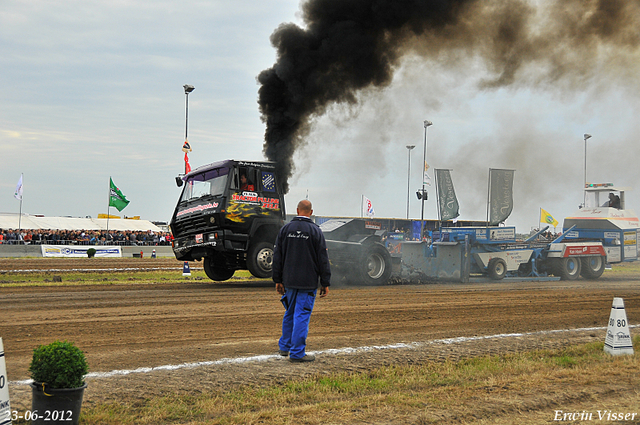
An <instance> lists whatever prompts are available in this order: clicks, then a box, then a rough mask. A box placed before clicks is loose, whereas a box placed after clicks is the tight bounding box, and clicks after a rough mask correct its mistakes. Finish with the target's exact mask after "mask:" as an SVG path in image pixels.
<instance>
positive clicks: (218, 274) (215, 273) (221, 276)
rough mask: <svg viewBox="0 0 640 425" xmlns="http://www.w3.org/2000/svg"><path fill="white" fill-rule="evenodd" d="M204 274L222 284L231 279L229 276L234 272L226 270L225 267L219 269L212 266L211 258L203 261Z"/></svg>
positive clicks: (214, 265)
mask: <svg viewBox="0 0 640 425" xmlns="http://www.w3.org/2000/svg"><path fill="white" fill-rule="evenodd" d="M203 266H204V273H205V274H206V275H207V277H208V278H209V279H211V280H215V281H217V282H222V281H225V280H229V279H231V276H233V274H234V273H235V270H231V269H228V268H226V267H220V266H217V265H216V264H214V262H213V258H205V259H204V261H203Z"/></svg>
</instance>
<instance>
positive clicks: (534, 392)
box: [18, 337, 640, 425]
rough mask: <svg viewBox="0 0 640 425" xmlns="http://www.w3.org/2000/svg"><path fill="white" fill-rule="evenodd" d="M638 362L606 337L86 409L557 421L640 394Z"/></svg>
mask: <svg viewBox="0 0 640 425" xmlns="http://www.w3.org/2000/svg"><path fill="white" fill-rule="evenodd" d="M639 345H640V337H636V338H634V346H635V350H636V353H637V350H638V348H639ZM639 368H640V356H639V355H638V354H635V355H633V356H611V355H609V354H607V353H604V351H603V344H602V343H590V344H585V345H578V346H571V347H568V348H565V349H558V350H537V351H531V352H524V353H515V354H504V355H499V356H487V357H477V358H470V359H466V360H460V361H455V362H454V361H444V362H428V363H425V364H421V365H410V366H407V365H398V366H389V367H380V368H378V369H375V370H371V371H368V372H363V373H339V374H333V375H329V376H324V375H322V376H320V375H318V376H316V377H313V378H308V379H301V380H292V381H287V382H285V383H283V384H278V385H271V386H268V387H253V386H244V387H238V388H235V389H230V390H228V391H219V392H211V393H206V394H199V395H170V396H166V397H159V398H150V399H147V400H144V401H142V402H140V401H137V402H131V403H129V402H126V401H123V402H119V403H106V404H100V405H94V406H88V407H85V408H83V413H82V423H83V424H96V425H97V424H101V425H104V424H155V425H158V424H176V423H179V424H225V425H226V424H265V423H268V424H292V423H295V424H330V423H415V424H427V423H467V422H475V421H488V422H487V423H493V422H494V421H497V420H498V419H500V418H505V417H506V418H510V419H508V420H507V423H508V421H511V420H512V419H513V418H512V417H513V416H514V415H515V416H516V417H517V416H519V415H525V416H523V417H526V415H527V414H529V415H530V414H531V412H534V413H536V412H537V414H538V415H542V417H543V419H546V421H549V422H552V421H553V417H554V414H555V411H556V410H557V409H562V408H564V409H567V408H575V409H584V408H585V406H587V407H588V406H592V405H593V403H595V401H599V402H606V403H604V404H603V406H605V405H606V407H607V408H608V409H614V408H615V406H616V402H615V400H616V399H617V398H619V399H620V400H624V399H625V397H624V395H625V394H627V395H629V394H631V395H632V396H633V397H634V398H633V399H634V400H637V388H638V387H639V386H640V376H639V375H638V373H637V371H638V370H639ZM585 403H587V404H586V405H585ZM589 403H591V404H589ZM638 408H640V406H638ZM527 412H529V413H527ZM538 420H540V418H539V417H538V418H537V419H535V421H538ZM535 421H534V422H532V423H535ZM546 421H545V422H546ZM18 423H19V422H18Z"/></svg>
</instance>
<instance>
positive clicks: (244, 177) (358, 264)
mask: <svg viewBox="0 0 640 425" xmlns="http://www.w3.org/2000/svg"><path fill="white" fill-rule="evenodd" d="M176 183H177V185H178V186H184V187H183V189H182V193H181V195H180V199H179V200H178V204H177V205H176V207H175V210H174V212H173V216H172V218H171V225H170V226H171V233H172V235H173V237H174V240H173V252H174V254H175V256H176V258H177V259H178V260H180V261H202V262H203V267H204V271H205V273H206V275H207V277H209V278H210V279H211V280H214V281H224V280H227V279H230V278H231V277H232V276H233V274H234V273H235V271H236V270H249V272H250V273H251V274H252V275H253V276H255V277H258V278H268V277H270V276H271V268H272V264H273V247H274V243H275V240H276V237H277V235H278V232H279V231H280V228H281V227H282V226H283V225H284V222H285V219H286V214H285V208H284V206H285V204H284V191H283V190H282V187H281V186H280V182H279V181H278V179H277V175H276V172H275V164H274V163H272V162H255V161H235V160H224V161H219V162H214V163H212V164H209V165H204V166H201V167H198V168H196V169H194V170H192V171H190V172H189V173H187V174H186V175H181V176H178V177H176ZM370 227H371V226H367V224H366V223H365V222H364V221H362V220H351V221H338V222H332V223H325V225H324V226H321V229H322V230H323V232H324V235H325V239H326V241H327V250H328V253H329V260H330V261H331V262H332V265H335V266H336V268H338V269H343V270H348V273H347V278H348V279H349V280H351V281H353V282H364V283H368V284H383V283H386V282H387V280H388V279H389V277H390V274H391V269H392V264H391V256H390V255H389V253H388V252H387V251H386V249H385V247H384V245H382V244H381V243H380V240H381V235H380V234H379V233H376V232H375V229H371V228H370Z"/></svg>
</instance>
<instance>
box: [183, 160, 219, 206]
mask: <svg viewBox="0 0 640 425" xmlns="http://www.w3.org/2000/svg"><path fill="white" fill-rule="evenodd" d="M228 175H229V168H226V167H225V168H216V169H214V170H208V171H205V172H203V173H200V174H196V175H194V176H191V177H189V179H188V180H187V182H186V185H185V188H184V190H183V191H182V197H181V198H180V202H187V201H191V200H193V199H197V198H202V197H205V196H211V197H217V196H222V195H223V194H224V190H225V188H226V186H227V176H228Z"/></svg>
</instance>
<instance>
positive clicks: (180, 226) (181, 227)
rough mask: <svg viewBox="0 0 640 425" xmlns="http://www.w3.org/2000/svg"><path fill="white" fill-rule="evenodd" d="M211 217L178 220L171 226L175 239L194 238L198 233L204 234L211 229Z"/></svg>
mask: <svg viewBox="0 0 640 425" xmlns="http://www.w3.org/2000/svg"><path fill="white" fill-rule="evenodd" d="M210 217H211V216H209V215H208V216H198V217H188V218H186V219H182V220H181V219H177V220H176V221H175V222H174V223H173V224H172V225H171V231H172V232H173V235H174V236H175V237H182V236H192V235H195V234H196V233H202V232H204V231H205V230H207V229H209V230H210V229H211V222H210Z"/></svg>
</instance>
